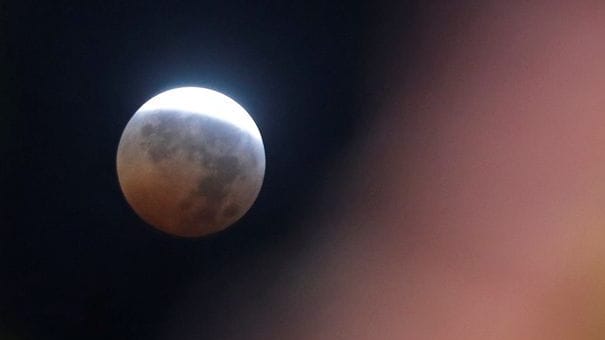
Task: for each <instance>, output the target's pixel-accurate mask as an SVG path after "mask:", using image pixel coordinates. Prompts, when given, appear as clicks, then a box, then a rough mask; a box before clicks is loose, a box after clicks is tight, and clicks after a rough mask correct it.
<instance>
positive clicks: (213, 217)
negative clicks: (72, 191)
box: [117, 87, 265, 237]
mask: <svg viewBox="0 0 605 340" xmlns="http://www.w3.org/2000/svg"><path fill="white" fill-rule="evenodd" d="M117 171H118V178H119V181H120V187H121V188H122V192H123V193H124V196H125V197H126V200H127V201H128V203H129V204H130V206H131V207H132V208H133V209H134V211H135V212H136V213H137V214H138V215H139V216H140V217H141V218H142V219H143V220H144V221H146V222H147V223H149V224H151V225H153V226H154V227H156V228H157V229H159V230H162V231H164V232H166V233H169V234H172V235H177V236H184V237H198V236H204V235H208V234H211V233H214V232H218V231H220V230H223V229H225V228H227V227H228V226H230V225H231V224H233V223H234V222H236V221H237V220H239V219H240V218H241V217H242V216H243V215H244V214H245V213H246V212H247V211H248V209H250V207H251V206H252V204H253V203H254V201H255V200H256V197H257V196H258V193H259V191H260V188H261V185H262V182H263V177H264V174H265V149H264V146H263V141H262V137H261V135H260V132H259V130H258V127H257V126H256V124H255V123H254V120H252V118H251V117H250V115H249V114H248V113H247V112H246V110H245V109H244V108H243V107H241V106H240V105H239V104H238V103H236V102H235V101H234V100H232V99H231V98H229V97H227V96H225V95H223V94H221V93H219V92H216V91H213V90H209V89H204V88H197V87H183V88H177V89H172V90H169V91H166V92H163V93H160V94H159V95H157V96H155V97H153V98H151V99H150V100H148V101H147V102H146V103H145V104H143V106H141V108H139V110H138V111H137V112H136V113H135V114H134V116H133V117H132V118H131V119H130V121H129V122H128V124H127V125H126V128H125V129H124V132H123V133H122V137H121V139H120V143H119V146H118V152H117Z"/></svg>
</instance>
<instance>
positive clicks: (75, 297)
mask: <svg viewBox="0 0 605 340" xmlns="http://www.w3.org/2000/svg"><path fill="white" fill-rule="evenodd" d="M0 11H1V16H2V17H1V18H2V21H1V24H2V26H1V32H2V36H1V38H2V45H1V47H2V48H1V49H2V54H3V55H2V58H3V61H2V78H3V79H2V106H3V109H2V112H3V113H2V148H3V149H2V152H3V157H2V158H3V160H2V171H3V173H2V193H3V194H2V196H3V199H4V200H5V203H4V204H3V206H4V207H3V208H2V210H1V211H2V228H1V240H0V242H1V256H0V258H1V260H0V261H1V262H2V267H1V275H2V280H1V284H2V290H1V295H0V301H1V303H0V321H1V325H2V328H3V329H4V332H6V334H14V336H16V337H15V338H16V339H21V336H23V338H24V339H67V338H78V339H92V338H95V339H96V338H99V339H117V338H141V339H151V338H153V335H154V334H156V332H158V331H159V330H160V329H161V327H162V323H163V322H164V321H165V320H166V319H167V318H169V317H170V315H171V313H174V310H173V308H176V307H173V302H174V301H175V300H178V299H179V298H182V296H183V290H185V289H188V287H189V284H190V282H191V281H192V280H194V279H195V280H197V282H199V283H198V287H197V291H198V294H199V296H198V298H199V299H201V300H202V301H204V302H203V304H202V305H200V308H199V309H197V310H195V311H192V313H195V314H196V315H197V316H198V318H199V319H198V320H200V322H201V323H203V324H204V327H203V331H202V333H203V334H202V335H204V336H208V338H219V337H220V336H219V335H217V334H215V332H218V331H220V330H221V329H222V328H224V327H225V325H224V324H225V323H229V324H230V323H234V324H237V321H236V320H229V319H230V318H231V317H233V316H234V315H237V314H238V313H239V312H237V313H236V312H234V311H230V309H239V308H251V306H253V305H254V304H256V303H262V299H263V296H264V295H265V294H266V292H267V291H268V290H271V289H272V285H273V284H274V283H273V281H274V277H275V276H276V275H278V274H277V273H276V271H277V270H278V269H279V267H283V266H287V264H288V257H289V256H292V255H295V254H296V253H297V252H298V251H299V250H300V248H301V247H303V246H304V242H305V237H306V235H307V234H309V233H313V230H312V228H308V227H306V228H305V229H304V230H303V229H301V228H300V226H297V225H296V223H294V222H295V221H297V220H298V219H300V218H301V216H303V215H307V214H312V213H313V212H312V211H310V209H309V204H310V202H311V201H312V200H313V199H314V195H316V194H317V190H318V188H320V187H321V186H322V184H323V183H325V182H326V181H330V180H331V179H330V178H329V177H327V176H326V175H324V172H325V171H324V170H325V169H326V167H329V166H330V164H331V162H334V160H335V159H337V158H338V157H339V153H341V152H342V149H343V148H344V147H345V146H346V145H347V143H348V141H349V140H350V139H351V138H352V136H353V130H354V126H355V125H356V124H358V122H359V115H360V110H359V105H358V101H359V100H358V98H357V94H356V93H357V91H358V88H359V87H360V79H361V76H362V74H361V72H360V67H361V66H362V65H363V62H364V51H363V49H362V48H363V44H364V41H363V36H364V27H365V26H364V25H365V24H366V21H367V20H368V18H366V17H365V14H364V12H363V6H362V5H360V4H356V3H353V2H351V3H349V2H343V3H337V2H308V1H301V2H283V3H281V2H272V1H258V2H254V1H252V2H249V1H234V2H204V1H176V2H174V1H171V2H148V3H145V4H144V3H139V2H122V1H91V2H68V1H59V2H56V1H52V2H51V1H49V2H39V1H19V2H16V1H15V2H9V3H5V2H3V3H2V8H1V9H0ZM180 86H201V87H207V88H211V89H215V90H218V91H221V92H223V93H225V94H227V95H228V96H230V97H232V98H233V99H235V100H236V101H238V102H239V103H240V104H241V105H242V106H244V107H245V108H246V109H247V111H248V112H249V113H250V114H251V115H252V116H253V118H254V119H255V121H256V122H257V124H258V126H259V128H260V130H261V133H262V135H263V138H264V143H265V148H266V157H267V170H266V175H265V181H264V184H263V188H262V191H261V193H260V195H259V197H258V200H257V202H256V204H255V205H254V206H253V208H252V209H251V211H250V212H249V213H248V214H247V215H246V216H245V217H244V218H243V219H242V220H241V221H240V222H238V223H237V224H236V225H234V226H233V227H232V228H230V229H229V230H227V231H225V232H223V233H220V234H217V235H213V236H210V237H206V238H201V239H192V240H188V239H179V238H175V237H171V236H167V235H165V234H162V233H160V232H158V231H155V230H154V229H152V228H151V227H149V226H148V225H146V224H145V223H144V222H142V221H141V220H140V219H139V218H138V217H137V216H136V215H135V214H134V212H133V211H132V210H131V209H130V207H129V206H128V205H127V203H126V201H125V200H124V199H123V196H122V194H121V192H120V189H119V185H118V181H117V175H116V170H115V155H116V149H117V145H118V141H119V138H120V135H121V132H122V130H123V128H124V127H125V125H126V123H127V121H128V120H129V119H130V117H131V116H132V114H134V112H135V111H136V110H137V108H138V107H139V106H140V105H142V103H144V102H145V101H146V100H147V99H149V98H151V97H152V96H154V95H156V94H158V93H159V92H161V91H164V90H167V89H170V88H174V87H180ZM246 306H247V307H246ZM7 336H8V335H7ZM3 339H4V338H3Z"/></svg>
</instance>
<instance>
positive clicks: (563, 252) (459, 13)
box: [250, 1, 605, 340]
mask: <svg viewBox="0 0 605 340" xmlns="http://www.w3.org/2000/svg"><path fill="white" fill-rule="evenodd" d="M446 3H447V2H445V1H444V2H441V4H437V3H435V2H433V3H432V4H425V5H422V6H419V7H417V8H415V10H417V11H419V16H418V17H419V18H420V19H419V22H417V23H415V25H417V27H418V30H416V31H415V33H414V37H411V38H410V36H406V37H403V36H400V35H398V30H397V29H398V27H400V26H403V25H405V24H406V23H405V22H398V15H400V13H399V12H398V11H400V10H401V9H400V8H384V9H383V11H382V12H381V13H382V14H381V17H380V20H377V22H378V23H379V24H378V26H377V28H376V31H375V32H374V36H373V38H374V39H373V40H372V41H373V44H374V45H373V46H372V50H373V51H375V52H372V53H371V54H372V58H371V59H370V60H371V62H369V63H368V66H367V73H368V78H367V79H368V82H367V84H366V85H367V89H368V93H371V94H372V95H371V96H370V98H368V101H367V107H366V108H365V109H366V110H367V111H368V112H372V113H374V115H373V117H374V118H375V119H374V120H372V121H370V122H368V124H367V125H366V126H364V127H363V128H364V129H365V130H363V131H360V135H361V136H362V137H361V138H360V139H359V140H358V142H357V143H356V144H355V145H353V146H352V147H351V149H350V154H349V155H348V157H347V158H346V160H344V161H342V162H340V161H338V162H335V163H336V164H337V168H336V170H335V173H336V174H338V177H339V178H341V181H340V183H338V184H337V185H336V186H327V187H326V194H325V197H324V199H323V200H322V201H321V202H319V203H318V205H317V207H316V214H311V217H310V218H309V220H307V221H305V222H304V223H307V224H309V225H317V224H320V225H321V228H317V230H319V231H318V232H317V234H316V236H315V237H314V238H313V240H312V241H310V242H309V243H308V247H307V251H306V252H305V254H304V255H303V256H301V257H300V258H298V259H293V263H292V265H291V268H289V269H287V270H285V271H286V274H285V277H286V279H283V278H282V279H283V280H285V284H284V285H282V288H281V289H279V290H278V291H277V292H275V293H274V294H275V296H274V297H273V300H271V301H272V302H271V303H269V304H268V305H267V306H266V307H265V308H264V309H263V312H262V313H261V314H260V316H259V315H258V314H257V315H256V316H255V317H254V318H253V320H254V321H250V323H251V325H250V329H251V330H254V332H251V334H257V335H259V336H260V335H262V336H265V337H267V338H274V339H331V340H333V339H450V340H451V339H461V340H462V339H465V340H468V339H516V340H520V339H534V340H535V339H602V338H603V334H605V3H602V2H599V1H580V2H571V1H544V2H539V1H538V2H525V1H515V2H512V3H510V2H502V1H488V2H476V3H475V4H474V5H448V4H446ZM408 34H409V32H408ZM403 39H414V40H415V41H417V46H416V47H415V50H414V51H402V50H401V49H400V46H406V48H409V44H406V45H404V44H401V45H400V44H399V42H400V41H403ZM404 55H408V56H409V55H414V56H415V57H414V62H413V63H412V64H411V65H410V64H406V63H407V62H408V61H409V59H406V63H404V62H403V60H404V58H403V56H404ZM317 216H320V217H317ZM259 308H260V307H259ZM263 315H264V316H263Z"/></svg>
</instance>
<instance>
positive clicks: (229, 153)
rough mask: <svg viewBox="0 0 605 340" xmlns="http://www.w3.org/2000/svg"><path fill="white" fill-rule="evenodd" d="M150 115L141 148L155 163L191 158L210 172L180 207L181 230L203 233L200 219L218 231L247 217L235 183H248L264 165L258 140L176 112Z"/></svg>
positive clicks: (219, 123)
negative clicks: (234, 198)
mask: <svg viewBox="0 0 605 340" xmlns="http://www.w3.org/2000/svg"><path fill="white" fill-rule="evenodd" d="M150 114H151V115H153V117H146V120H145V123H144V124H143V125H142V126H141V127H140V136H141V141H140V147H141V148H142V149H143V150H144V151H145V152H146V154H147V155H148V157H149V159H150V160H151V161H152V162H153V163H154V164H159V163H162V162H170V161H171V159H174V158H175V157H185V158H186V159H187V160H189V161H191V162H194V163H197V164H198V166H199V168H200V169H201V170H202V173H204V175H203V176H202V177H200V178H199V180H198V184H197V187H192V190H191V192H190V193H189V194H188V195H187V196H186V198H185V199H183V200H182V201H181V202H179V204H178V206H179V209H181V210H182V212H183V213H182V214H181V216H180V219H181V220H180V222H179V225H180V228H181V229H183V230H195V229H198V228H200V225H199V223H200V221H204V224H207V227H211V228H218V227H221V226H223V224H224V220H231V219H233V218H234V217H236V216H237V217H239V216H238V215H242V214H243V212H245V211H242V210H243V209H242V207H241V205H240V204H238V203H237V202H233V201H232V200H231V197H232V196H233V195H232V192H233V191H234V190H237V189H236V188H234V181H235V180H236V179H241V180H242V181H243V180H245V179H246V178H247V176H249V172H250V169H256V167H257V166H258V162H259V160H258V159H257V154H258V152H257V151H256V150H255V147H256V144H255V141H254V140H253V139H252V138H253V137H251V136H250V135H249V134H247V133H242V131H241V130H240V129H239V128H238V127H236V126H233V125H231V124H229V123H225V122H223V121H221V120H218V119H215V118H209V117H206V116H201V115H192V114H189V113H175V112H174V111H169V112H162V111H157V112H154V113H150ZM236 196H237V195H236Z"/></svg>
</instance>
